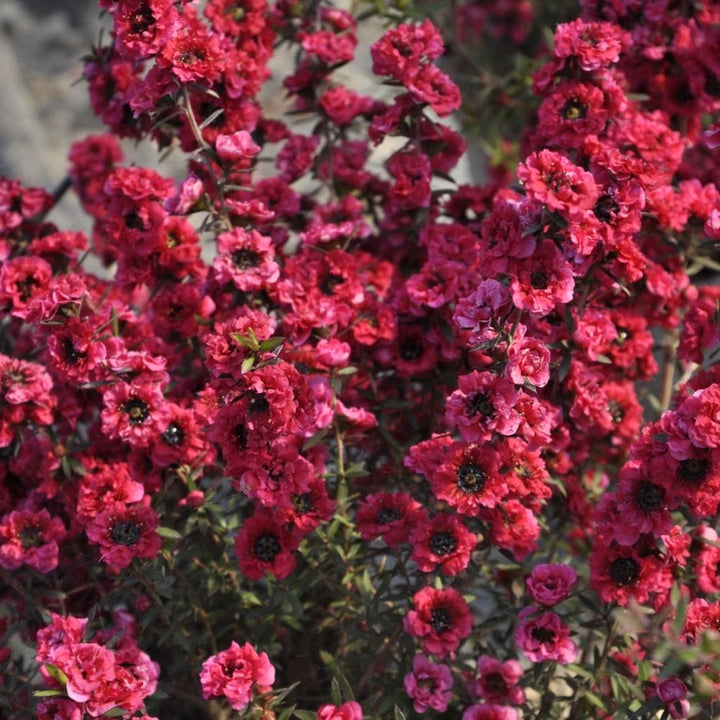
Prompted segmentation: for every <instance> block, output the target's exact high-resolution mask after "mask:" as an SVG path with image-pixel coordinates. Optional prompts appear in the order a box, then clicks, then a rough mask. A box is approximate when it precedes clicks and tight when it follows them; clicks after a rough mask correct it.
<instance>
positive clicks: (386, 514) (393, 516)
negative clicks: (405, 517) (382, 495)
mask: <svg viewBox="0 0 720 720" xmlns="http://www.w3.org/2000/svg"><path fill="white" fill-rule="evenodd" d="M401 517H402V515H401V514H400V511H399V510H397V509H396V508H390V507H387V508H380V509H379V510H378V512H377V521H378V524H379V525H389V524H390V523H391V522H395V520H399V519H400V518H401Z"/></svg>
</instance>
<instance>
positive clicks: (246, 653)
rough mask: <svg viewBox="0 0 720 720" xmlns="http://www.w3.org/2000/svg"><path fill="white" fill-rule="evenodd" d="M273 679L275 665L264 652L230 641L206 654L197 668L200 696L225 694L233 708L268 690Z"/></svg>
mask: <svg viewBox="0 0 720 720" xmlns="http://www.w3.org/2000/svg"><path fill="white" fill-rule="evenodd" d="M274 682H275V668H274V667H273V665H272V663H271V662H270V660H269V658H268V656H267V653H264V652H260V653H258V652H257V650H255V648H254V647H253V646H252V645H251V644H250V643H245V644H244V645H243V646H242V647H241V646H239V645H238V644H237V643H236V642H235V641H234V640H233V642H232V643H230V647H229V648H228V649H227V650H223V651H221V652H219V653H218V654H217V655H213V656H211V657H209V658H208V659H207V660H205V662H204V663H203V666H202V670H201V671H200V684H201V685H202V691H203V697H204V698H205V699H206V700H208V699H209V698H212V697H222V696H224V697H226V698H227V699H228V701H229V702H230V707H231V708H232V709H233V710H242V709H243V708H244V707H247V705H249V704H250V702H251V701H252V699H253V696H254V695H262V694H263V693H266V692H269V691H270V690H271V688H272V685H273V683H274Z"/></svg>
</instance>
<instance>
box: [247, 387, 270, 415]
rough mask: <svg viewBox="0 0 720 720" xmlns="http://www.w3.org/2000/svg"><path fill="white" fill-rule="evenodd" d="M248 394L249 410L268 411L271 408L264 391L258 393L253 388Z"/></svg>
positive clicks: (253, 411) (255, 411)
mask: <svg viewBox="0 0 720 720" xmlns="http://www.w3.org/2000/svg"><path fill="white" fill-rule="evenodd" d="M248 396H249V398H248V410H249V411H250V412H251V413H262V412H267V411H268V410H269V409H270V404H269V403H268V401H267V398H266V397H265V395H264V394H263V393H257V392H255V391H254V390H251V391H250V392H249V393H248Z"/></svg>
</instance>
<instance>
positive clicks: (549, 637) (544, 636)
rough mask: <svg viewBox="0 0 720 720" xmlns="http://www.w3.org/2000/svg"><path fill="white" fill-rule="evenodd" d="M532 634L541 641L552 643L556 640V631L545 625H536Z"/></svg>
mask: <svg viewBox="0 0 720 720" xmlns="http://www.w3.org/2000/svg"><path fill="white" fill-rule="evenodd" d="M530 634H531V635H532V636H533V639H534V640H537V641H538V642H539V643H550V642H553V641H554V640H555V631H554V630H549V629H548V628H545V627H535V628H533V629H532V631H531V632H530Z"/></svg>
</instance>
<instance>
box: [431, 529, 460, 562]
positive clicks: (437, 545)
mask: <svg viewBox="0 0 720 720" xmlns="http://www.w3.org/2000/svg"><path fill="white" fill-rule="evenodd" d="M456 548H457V539H456V538H455V537H454V536H453V535H451V534H450V533H449V532H437V533H435V534H434V535H432V536H431V538H430V550H432V552H433V554H434V555H438V556H439V557H444V556H445V555H450V554H451V553H453V552H455V549H456Z"/></svg>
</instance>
